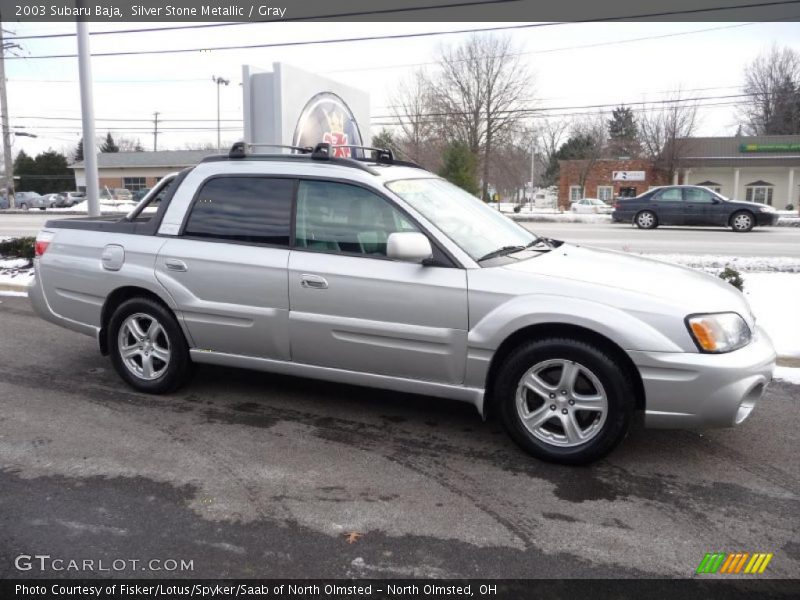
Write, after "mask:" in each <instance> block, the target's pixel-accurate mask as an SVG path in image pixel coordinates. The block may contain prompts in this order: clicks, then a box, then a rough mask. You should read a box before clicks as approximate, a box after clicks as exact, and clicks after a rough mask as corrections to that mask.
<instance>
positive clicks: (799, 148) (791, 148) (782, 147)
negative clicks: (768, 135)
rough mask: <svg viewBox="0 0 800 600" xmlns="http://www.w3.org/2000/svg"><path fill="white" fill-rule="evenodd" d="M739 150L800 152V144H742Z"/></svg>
mask: <svg viewBox="0 0 800 600" xmlns="http://www.w3.org/2000/svg"><path fill="white" fill-rule="evenodd" d="M739 152H800V144H740V145H739Z"/></svg>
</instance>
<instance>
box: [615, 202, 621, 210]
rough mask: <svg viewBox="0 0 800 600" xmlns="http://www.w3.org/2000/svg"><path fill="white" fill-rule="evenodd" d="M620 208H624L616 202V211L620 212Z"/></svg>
mask: <svg viewBox="0 0 800 600" xmlns="http://www.w3.org/2000/svg"><path fill="white" fill-rule="evenodd" d="M620 208H622V205H621V204H620V203H619V202H615V203H614V210H619V209H620Z"/></svg>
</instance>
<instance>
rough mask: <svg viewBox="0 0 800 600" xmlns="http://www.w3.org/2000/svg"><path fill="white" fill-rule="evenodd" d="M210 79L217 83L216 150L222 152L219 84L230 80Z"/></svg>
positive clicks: (214, 77)
mask: <svg viewBox="0 0 800 600" xmlns="http://www.w3.org/2000/svg"><path fill="white" fill-rule="evenodd" d="M211 81H213V82H214V83H216V84H217V152H222V136H221V133H220V132H221V127H220V117H219V86H220V85H228V84H229V83H230V81H229V80H228V79H224V78H222V77H216V76H214V75H212V76H211Z"/></svg>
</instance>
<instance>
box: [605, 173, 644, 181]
mask: <svg viewBox="0 0 800 600" xmlns="http://www.w3.org/2000/svg"><path fill="white" fill-rule="evenodd" d="M611 179H612V180H614V181H644V171H612V172H611Z"/></svg>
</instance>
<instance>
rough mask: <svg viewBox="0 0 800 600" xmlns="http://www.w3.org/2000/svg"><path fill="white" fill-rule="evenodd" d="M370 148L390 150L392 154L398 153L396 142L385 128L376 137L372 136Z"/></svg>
mask: <svg viewBox="0 0 800 600" xmlns="http://www.w3.org/2000/svg"><path fill="white" fill-rule="evenodd" d="M372 147H373V148H380V149H382V150H391V151H392V152H393V153H394V154H397V153H398V152H397V150H398V148H397V142H396V141H395V139H394V135H392V132H391V131H389V130H388V129H386V128H383V129H381V131H380V133H379V134H378V135H373V136H372Z"/></svg>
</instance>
